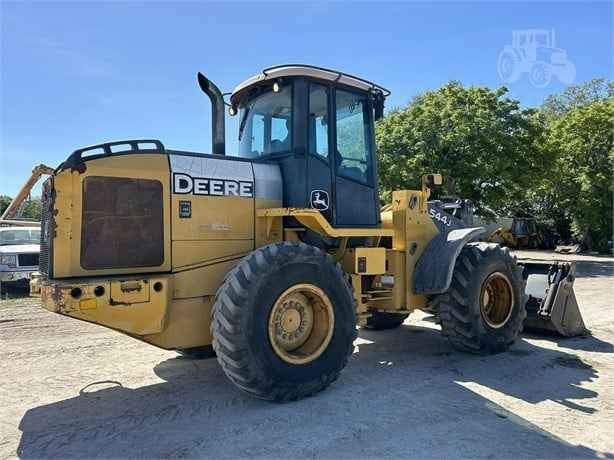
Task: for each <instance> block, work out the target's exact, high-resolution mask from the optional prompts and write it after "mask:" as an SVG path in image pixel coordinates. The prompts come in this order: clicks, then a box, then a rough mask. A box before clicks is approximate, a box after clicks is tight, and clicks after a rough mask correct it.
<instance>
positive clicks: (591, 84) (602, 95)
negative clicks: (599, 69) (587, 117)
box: [541, 78, 614, 117]
mask: <svg viewBox="0 0 614 460" xmlns="http://www.w3.org/2000/svg"><path fill="white" fill-rule="evenodd" d="M613 97H614V82H611V81H608V80H606V79H605V78H594V79H592V80H589V81H587V82H584V83H581V84H578V85H570V86H568V87H567V88H566V89H565V90H564V91H563V92H561V93H559V94H552V95H550V96H548V97H547V98H546V100H545V101H544V104H543V105H542V107H541V110H542V112H543V113H544V114H545V115H547V116H549V117H560V116H562V115H564V114H566V113H568V112H570V111H572V110H573V109H577V108H579V107H583V106H585V105H588V104H591V103H592V102H597V101H605V100H608V99H612V98H613Z"/></svg>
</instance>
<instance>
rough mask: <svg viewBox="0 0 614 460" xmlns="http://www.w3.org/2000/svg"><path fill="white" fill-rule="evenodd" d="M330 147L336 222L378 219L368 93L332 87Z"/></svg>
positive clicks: (366, 222)
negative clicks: (332, 130)
mask: <svg viewBox="0 0 614 460" xmlns="http://www.w3.org/2000/svg"><path fill="white" fill-rule="evenodd" d="M332 112H333V113H334V129H335V133H334V134H335V135H334V136H333V139H332V140H333V142H332V146H331V151H332V152H334V154H333V155H332V159H333V164H332V166H333V174H334V180H333V187H334V200H335V226H337V227H373V226H376V225H378V223H379V197H378V193H377V185H376V184H377V181H376V164H375V141H374V130H373V108H372V105H371V102H370V101H369V97H368V94H367V93H363V92H361V93H359V92H353V91H349V90H345V89H339V88H336V89H335V98H334V104H333V111H332Z"/></svg>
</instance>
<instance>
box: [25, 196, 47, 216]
mask: <svg viewBox="0 0 614 460" xmlns="http://www.w3.org/2000/svg"><path fill="white" fill-rule="evenodd" d="M41 215H42V206H41V199H40V198H38V197H36V198H32V199H31V200H29V201H27V202H25V203H24V206H23V211H22V217H23V218H24V219H35V220H38V221H40V220H41Z"/></svg>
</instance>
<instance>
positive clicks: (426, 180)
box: [422, 174, 443, 188]
mask: <svg viewBox="0 0 614 460" xmlns="http://www.w3.org/2000/svg"><path fill="white" fill-rule="evenodd" d="M441 184H443V177H442V175H441V174H426V175H424V176H422V188H433V187H435V186H436V185H441Z"/></svg>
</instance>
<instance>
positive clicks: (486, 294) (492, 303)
mask: <svg viewBox="0 0 614 460" xmlns="http://www.w3.org/2000/svg"><path fill="white" fill-rule="evenodd" d="M513 309H514V291H513V290H512V284H511V283H510V281H509V279H508V278H507V276H505V275H504V274H503V273H501V272H494V273H491V274H490V275H489V276H488V278H486V281H484V284H482V290H481V293H480V311H481V313H482V318H483V319H484V321H485V322H486V324H488V325H489V326H490V327H492V328H493V329H499V328H502V327H503V326H505V324H507V321H508V320H509V319H510V317H511V316H512V310H513Z"/></svg>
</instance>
